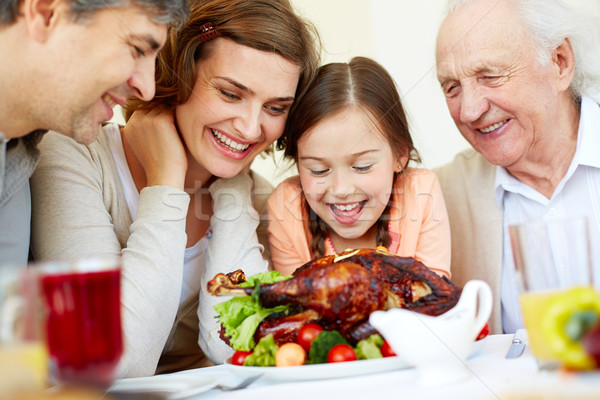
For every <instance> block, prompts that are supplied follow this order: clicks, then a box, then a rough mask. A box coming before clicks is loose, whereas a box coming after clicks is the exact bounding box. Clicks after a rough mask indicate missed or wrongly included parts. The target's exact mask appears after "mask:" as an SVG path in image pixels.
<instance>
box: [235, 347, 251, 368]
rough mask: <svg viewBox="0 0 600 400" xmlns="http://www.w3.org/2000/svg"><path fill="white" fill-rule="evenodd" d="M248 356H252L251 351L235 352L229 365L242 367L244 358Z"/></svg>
mask: <svg viewBox="0 0 600 400" xmlns="http://www.w3.org/2000/svg"><path fill="white" fill-rule="evenodd" d="M250 354H252V352H251V351H242V350H237V351H236V352H235V353H233V356H231V363H232V364H233V365H244V361H245V360H246V357H248V356H249V355H250Z"/></svg>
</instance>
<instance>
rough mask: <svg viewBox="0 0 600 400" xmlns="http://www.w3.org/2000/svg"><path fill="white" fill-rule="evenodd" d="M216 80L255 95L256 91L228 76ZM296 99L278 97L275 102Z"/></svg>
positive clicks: (292, 97)
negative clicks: (221, 80)
mask: <svg viewBox="0 0 600 400" xmlns="http://www.w3.org/2000/svg"><path fill="white" fill-rule="evenodd" d="M216 78H218V79H223V80H224V81H226V82H229V83H230V84H232V85H233V86H235V87H236V88H238V89H240V90H242V91H244V92H246V93H248V94H250V95H254V91H253V90H252V89H250V88H249V87H247V86H245V85H242V84H241V83H240V82H238V81H236V80H233V79H231V78H228V77H226V76H217V77H216ZM294 99H295V97H294V96H287V97H276V98H274V99H273V100H274V101H294Z"/></svg>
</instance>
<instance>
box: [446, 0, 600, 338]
mask: <svg viewBox="0 0 600 400" xmlns="http://www.w3.org/2000/svg"><path fill="white" fill-rule="evenodd" d="M454 3H455V4H453V5H451V6H450V9H449V13H448V15H447V17H446V18H445V20H444V22H443V23H442V25H441V27H440V31H439V33H438V39H437V49H436V58H437V75H438V79H439V82H440V84H441V87H442V90H443V92H444V94H445V96H446V102H447V105H448V109H449V111H450V114H451V116H452V118H453V120H454V122H455V123H456V126H457V127H458V129H459V130H460V132H461V133H462V135H463V136H464V137H465V139H466V140H467V141H468V142H469V143H470V144H471V146H472V147H473V149H469V150H467V151H465V152H463V153H460V154H459V155H457V157H456V158H455V159H454V161H453V162H451V163H450V164H448V165H445V166H443V167H441V168H439V169H438V170H437V171H436V172H437V174H438V177H439V179H440V183H441V185H442V189H443V191H444V196H445V199H446V205H447V207H448V213H449V217H450V225H451V230H452V274H453V277H454V279H455V280H456V281H457V283H459V284H464V283H465V282H466V281H468V280H470V279H483V280H485V281H487V282H488V283H489V284H490V285H491V286H492V290H493V292H494V295H495V300H496V303H495V307H494V312H493V314H492V318H491V328H492V332H494V333H501V332H502V331H504V332H514V331H515V330H516V329H518V328H520V327H522V325H523V323H522V318H521V313H520V308H519V302H518V294H517V289H516V285H515V284H514V265H513V258H512V249H511V246H510V241H509V240H508V232H507V227H508V225H511V224H515V223H521V222H525V221H529V220H534V219H541V218H544V217H545V216H547V215H553V216H556V217H564V218H572V217H575V216H581V215H585V216H587V217H589V218H590V222H591V224H590V234H591V238H592V243H598V242H599V241H600V231H599V228H598V226H600V225H599V224H600V213H599V212H598V204H600V156H598V149H599V148H600V108H599V106H598V103H597V101H594V100H593V99H592V98H591V97H590V96H592V95H594V91H593V89H594V88H595V89H596V90H598V88H600V43H599V42H598V23H597V22H593V21H589V19H588V17H585V16H582V15H580V14H578V13H577V12H576V11H575V10H573V9H570V8H569V7H566V6H565V5H563V4H562V3H561V2H560V1H529V0H518V1H517V0H505V1H498V0H467V1H457V2H454ZM595 94H598V93H597V92H595ZM592 247H597V245H596V246H594V245H593V246H592ZM595 258H596V260H598V257H595ZM594 267H595V269H596V272H597V274H600V270H599V269H598V267H599V266H598V265H595V266H594Z"/></svg>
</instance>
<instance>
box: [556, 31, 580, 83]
mask: <svg viewBox="0 0 600 400" xmlns="http://www.w3.org/2000/svg"><path fill="white" fill-rule="evenodd" d="M552 62H553V63H554V65H555V66H556V67H557V71H558V74H557V82H558V83H559V87H560V89H562V90H567V89H568V88H569V86H571V82H572V81H573V74H574V73H575V53H574V52H573V47H571V42H570V41H569V39H568V38H566V39H565V40H563V42H562V43H561V44H560V46H558V47H557V48H556V49H555V50H554V51H553V52H552Z"/></svg>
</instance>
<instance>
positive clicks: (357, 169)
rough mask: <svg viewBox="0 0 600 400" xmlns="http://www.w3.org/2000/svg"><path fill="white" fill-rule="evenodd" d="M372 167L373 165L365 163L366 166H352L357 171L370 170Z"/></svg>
mask: <svg viewBox="0 0 600 400" xmlns="http://www.w3.org/2000/svg"><path fill="white" fill-rule="evenodd" d="M372 167H373V165H367V166H364V167H363V166H360V167H354V169H355V170H356V171H357V172H369V171H370V170H371V168H372Z"/></svg>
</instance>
